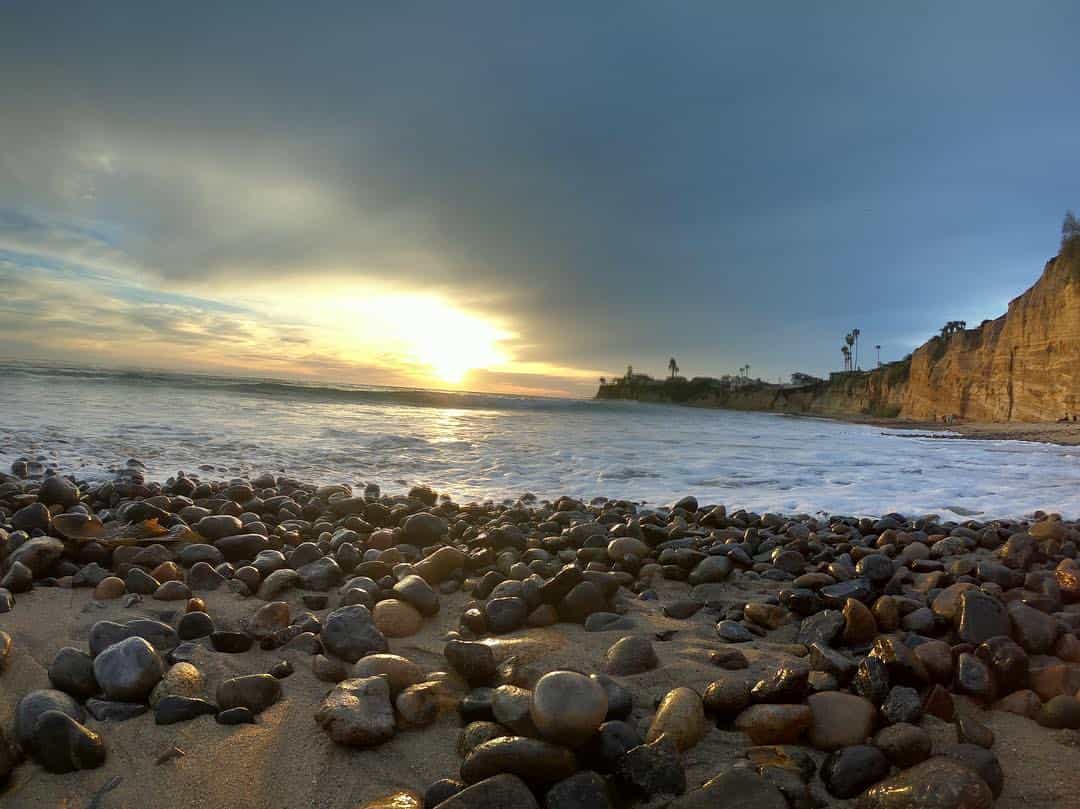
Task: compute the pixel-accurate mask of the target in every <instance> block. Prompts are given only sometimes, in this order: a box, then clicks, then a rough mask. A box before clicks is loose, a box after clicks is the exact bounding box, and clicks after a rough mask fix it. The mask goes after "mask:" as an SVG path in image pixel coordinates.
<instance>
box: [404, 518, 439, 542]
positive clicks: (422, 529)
mask: <svg viewBox="0 0 1080 809" xmlns="http://www.w3.org/2000/svg"><path fill="white" fill-rule="evenodd" d="M402 530H403V531H404V534H405V539H406V541H408V542H411V543H413V544H415V545H417V546H419V547H421V548H424V547H427V546H428V545H434V544H435V543H436V542H437V541H438V540H439V539H440V538H441V537H443V536H444V535H445V534H446V531H447V525H446V520H444V519H442V518H441V517H436V516H435V515H434V514H431V513H429V512H426V511H420V512H417V513H416V514H410V515H409V516H408V517H406V518H405V522H404V523H402Z"/></svg>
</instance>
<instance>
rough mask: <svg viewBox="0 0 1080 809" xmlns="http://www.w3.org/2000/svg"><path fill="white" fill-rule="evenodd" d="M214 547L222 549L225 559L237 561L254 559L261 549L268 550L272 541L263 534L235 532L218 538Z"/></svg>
mask: <svg viewBox="0 0 1080 809" xmlns="http://www.w3.org/2000/svg"><path fill="white" fill-rule="evenodd" d="M204 519H209V518H204ZM214 547H215V548H217V549H218V550H219V551H221V555H222V556H224V557H225V561H227V562H237V561H240V560H242V559H254V558H255V557H256V556H258V555H259V552H260V551H264V550H267V549H268V548H269V547H270V543H269V542H268V541H267V539H266V537H264V536H263V535H262V534H235V535H233V536H227V537H225V538H224V539H219V540H217V541H216V542H214ZM252 569H253V570H254V568H252ZM257 572H258V571H256V573H257Z"/></svg>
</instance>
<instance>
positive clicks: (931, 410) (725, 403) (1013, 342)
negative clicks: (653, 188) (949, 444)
mask: <svg viewBox="0 0 1080 809" xmlns="http://www.w3.org/2000/svg"><path fill="white" fill-rule="evenodd" d="M596 398H598V399H636V400H640V401H650V402H669V403H674V404H685V405H690V406H696V407H720V408H729V409H733V410H768V411H776V412H784V413H804V414H808V415H822V416H837V417H862V416H877V417H889V418H893V417H898V418H902V419H913V420H919V421H937V420H941V419H942V417H945V416H949V417H952V418H956V419H962V420H966V421H984V422H1002V421H1029V422H1030V421H1056V420H1057V419H1059V418H1061V417H1062V416H1063V415H1065V414H1066V413H1068V414H1070V415H1071V414H1073V413H1080V244H1074V245H1073V249H1072V250H1070V251H1068V252H1067V253H1063V255H1061V256H1058V257H1056V258H1054V259H1052V260H1051V261H1049V262H1048V263H1047V264H1046V267H1045V268H1044V270H1043V274H1042V276H1041V277H1040V278H1039V280H1038V281H1037V282H1036V283H1035V284H1034V286H1032V287H1031V288H1030V289H1028V290H1027V292H1025V293H1024V294H1023V295H1021V296H1020V297H1018V298H1016V299H1015V300H1013V301H1012V302H1011V303H1010V304H1009V309H1008V312H1006V313H1005V314H1004V315H1002V316H1001V317H999V318H997V319H996V320H988V321H985V322H984V323H983V324H982V325H980V326H979V327H978V328H974V329H964V330H962V331H959V332H957V333H955V334H952V335H951V336H949V337H934V338H933V339H931V340H928V341H927V342H926V343H924V344H923V345H921V346H919V348H917V349H916V350H915V351H914V352H913V354H912V355H911V357H910V359H907V360H904V361H902V362H895V363H890V364H889V365H885V366H883V367H881V368H878V369H876V370H874V371H871V372H865V373H844V374H833V375H832V377H831V378H830V379H829V380H827V381H822V382H818V383H815V384H810V385H803V386H799V387H795V386H787V385H771V384H768V383H764V382H753V381H750V380H745V379H738V378H736V379H734V380H730V379H729V380H716V379H707V378H696V379H692V380H686V379H682V378H675V379H666V380H653V379H650V378H648V377H645V376H634V377H633V378H632V379H629V380H627V379H619V380H615V381H614V382H612V383H611V384H605V385H601V386H600V389H599V391H597V395H596Z"/></svg>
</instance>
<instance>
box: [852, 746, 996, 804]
mask: <svg viewBox="0 0 1080 809" xmlns="http://www.w3.org/2000/svg"><path fill="white" fill-rule="evenodd" d="M993 805H994V795H993V793H992V792H991V791H990V787H988V786H987V785H986V782H985V781H983V779H982V778H980V777H979V775H978V773H976V772H975V771H974V770H972V769H971V768H970V767H967V766H965V765H963V764H961V763H959V762H958V761H953V760H951V759H949V758H945V757H943V756H938V757H935V758H931V759H928V760H927V761H924V762H922V763H921V764H917V765H915V766H914V767H912V768H910V769H907V770H903V771H902V772H900V773H898V774H897V775H894V776H893V777H892V778H886V779H885V780H883V781H880V782H878V783H877V784H875V785H873V786H871V787H870V788H869V789H867V790H866V792H864V793H863V794H862V795H861V796H860V797H859V801H858V803H857V804H856V807H857V809H990V807H992V806H993Z"/></svg>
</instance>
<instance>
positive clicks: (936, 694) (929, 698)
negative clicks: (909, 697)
mask: <svg viewBox="0 0 1080 809" xmlns="http://www.w3.org/2000/svg"><path fill="white" fill-rule="evenodd" d="M923 713H924V714H929V715H930V716H936V717H937V718H938V719H941V720H942V721H945V722H951V721H953V719H954V718H955V717H956V705H955V703H954V702H953V698H952V694H950V693H949V692H948V690H946V689H945V688H943V687H942V686H940V685H935V686H932V687H931V688H930V690H929V691H928V692H927V693H926V696H924V697H923Z"/></svg>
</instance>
